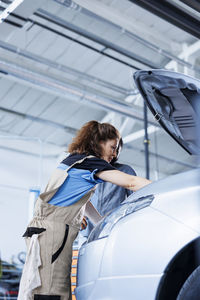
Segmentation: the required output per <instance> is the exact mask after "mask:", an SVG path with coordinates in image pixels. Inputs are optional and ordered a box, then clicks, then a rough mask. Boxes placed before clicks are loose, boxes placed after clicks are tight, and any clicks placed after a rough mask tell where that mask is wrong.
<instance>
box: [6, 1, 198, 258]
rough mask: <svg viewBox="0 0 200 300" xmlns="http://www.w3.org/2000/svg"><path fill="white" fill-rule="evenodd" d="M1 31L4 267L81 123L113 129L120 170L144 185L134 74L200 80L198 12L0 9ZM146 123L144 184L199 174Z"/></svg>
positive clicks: (81, 6)
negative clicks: (120, 143) (154, 72)
mask: <svg viewBox="0 0 200 300" xmlns="http://www.w3.org/2000/svg"><path fill="white" fill-rule="evenodd" d="M12 5H13V11H12V12H11V6H12ZM14 5H15V6H16V8H15V9H14ZM7 11H10V12H11V13H10V14H9V15H7V14H6V12H7ZM0 22H1V23H0V164H1V168H0V192H1V198H0V219H1V226H0V236H1V248H0V251H1V256H2V258H3V259H6V260H11V258H12V256H13V258H14V259H15V257H16V256H17V254H18V253H19V252H20V251H24V250H25V244H24V241H23V239H22V238H21V235H22V234H23V231H24V229H25V227H26V225H27V221H28V219H29V217H30V214H31V211H30V209H32V207H31V206H30V205H29V204H30V201H31V199H33V198H34V197H35V195H36V194H37V192H38V191H39V190H40V189H42V188H43V187H44V185H45V183H46V182H47V179H48V176H49V175H50V173H51V171H52V170H53V169H54V168H55V167H56V165H57V163H58V162H59V161H60V160H61V159H62V158H63V157H64V156H65V152H64V151H65V150H66V148H67V145H68V143H70V141H71V139H72V137H73V135H74V134H75V132H76V130H77V129H79V128H80V127H81V126H82V125H83V124H84V123H85V122H87V121H89V120H93V119H95V120H98V121H100V122H110V123H112V124H113V125H114V126H116V127H117V128H118V129H119V131H120V132H121V135H122V137H123V140H124V149H123V151H122V153H121V157H120V161H121V162H122V163H125V164H129V165H131V166H132V167H133V168H134V169H135V170H136V172H137V174H138V175H139V176H145V158H144V143H143V140H144V120H143V119H144V118H143V100H142V98H141V96H140V95H139V93H138V91H137V89H136V87H135V85H134V82H133V73H134V72H135V71H136V70H139V69H170V70H174V71H178V72H182V73H185V74H188V75H191V76H194V77H196V78H200V55H199V54H200V41H199V37H200V30H199V28H200V4H199V2H198V1H190V0H184V1H178V0H167V1H159V0H158V1H155V0H148V1H147V0H131V1H128V0H100V1H98V0H74V1H70V0H34V1H32V0H24V1H22V0H20V1H19V0H13V1H11V0H4V1H0ZM148 121H149V124H148V132H149V139H150V148H149V151H150V153H149V154H150V157H149V158H150V178H151V179H152V180H157V179H162V178H164V177H166V176H168V175H170V174H175V173H179V172H182V171H185V170H189V169H191V168H196V167H197V159H196V157H191V156H190V155H189V154H187V153H185V151H184V150H182V149H181V148H180V147H179V146H178V145H177V144H176V143H175V142H173V141H172V139H171V138H170V137H168V136H167V134H165V132H164V131H163V129H162V128H161V127H160V126H159V124H158V123H156V121H155V120H154V119H153V117H152V116H151V114H150V113H149V114H148Z"/></svg>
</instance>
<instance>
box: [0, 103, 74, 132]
mask: <svg viewBox="0 0 200 300" xmlns="http://www.w3.org/2000/svg"><path fill="white" fill-rule="evenodd" d="M0 111H3V112H4V113H8V114H12V115H15V116H17V117H20V118H22V119H27V120H30V121H34V122H37V123H42V124H45V125H47V126H51V127H54V128H59V129H63V130H65V131H66V132H68V133H70V134H72V135H75V134H76V132H77V129H75V128H73V127H70V126H65V125H62V124H60V123H57V122H54V121H49V120H45V119H42V118H39V117H35V116H31V115H29V114H24V113H20V112H17V111H15V110H11V109H8V108H5V107H0Z"/></svg>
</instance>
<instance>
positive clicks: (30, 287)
mask: <svg viewBox="0 0 200 300" xmlns="http://www.w3.org/2000/svg"><path fill="white" fill-rule="evenodd" d="M119 138H120V136H119V132H118V131H117V129H116V128H115V127H113V126H112V125H110V124H107V123H102V124H100V123H98V122H97V121H90V122H88V123H86V124H85V125H84V126H83V127H82V128H81V129H80V130H79V131H78V133H77V135H76V137H75V138H74V139H73V142H72V143H71V144H70V145H69V147H68V152H69V153H70V155H69V156H68V157H67V158H66V159H64V160H63V161H62V163H61V164H60V165H59V166H58V168H57V169H56V170H55V171H54V173H53V174H52V176H51V178H50V180H49V182H48V185H47V187H46V189H45V191H44V193H42V194H40V196H39V198H38V199H37V202H36V205H35V213H34V218H33V220H32V221H31V222H30V224H29V226H28V228H27V230H26V232H25V234H24V236H25V237H26V241H27V249H28V250H27V258H26V263H25V266H24V270H23V275H22V279H21V283H20V291H19V296H18V300H19V299H20V300H29V299H30V300H32V299H34V300H50V299H51V300H70V299H71V282H70V271H71V259H72V244H73V241H74V240H75V238H76V236H77V234H78V232H79V228H80V226H81V223H82V220H83V216H84V209H85V206H86V203H87V202H88V201H89V199H90V197H91V195H92V193H93V192H94V189H95V185H96V184H97V183H100V182H103V181H109V182H112V183H114V184H117V185H119V186H122V187H126V188H129V189H131V190H133V191H136V190H138V189H140V188H142V187H144V186H145V185H147V184H149V183H150V181H149V180H147V179H145V178H141V177H137V176H132V175H128V174H126V173H123V172H120V171H118V170H116V169H115V168H114V167H113V166H112V165H111V164H110V162H111V161H112V159H113V158H114V157H115V156H116V149H117V147H118V142H119Z"/></svg>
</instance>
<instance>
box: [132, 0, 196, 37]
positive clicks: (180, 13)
mask: <svg viewBox="0 0 200 300" xmlns="http://www.w3.org/2000/svg"><path fill="white" fill-rule="evenodd" d="M129 1H130V2H132V3H134V4H136V5H139V6H140V7H142V8H144V9H146V10H148V11H150V12H151V13H153V14H155V15H157V16H158V17H160V18H162V19H164V20H165V21H167V22H169V23H171V24H173V25H175V26H177V27H179V28H180V29H182V30H184V31H186V32H188V33H189V34H191V35H193V36H195V37H196V38H198V39H199V38H200V30H199V28H200V21H199V20H198V19H197V18H195V17H193V16H192V15H191V14H189V13H187V12H186V11H184V10H182V9H180V8H179V7H177V6H176V5H173V4H172V3H169V2H168V1H158V0H129ZM193 2H194V1H193Z"/></svg>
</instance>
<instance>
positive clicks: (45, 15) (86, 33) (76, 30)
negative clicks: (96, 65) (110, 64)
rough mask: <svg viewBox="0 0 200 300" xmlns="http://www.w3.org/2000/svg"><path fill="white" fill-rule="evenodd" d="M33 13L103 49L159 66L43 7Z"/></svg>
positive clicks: (152, 65) (150, 66) (151, 66)
mask: <svg viewBox="0 0 200 300" xmlns="http://www.w3.org/2000/svg"><path fill="white" fill-rule="evenodd" d="M34 15H35V16H38V17H40V18H42V19H44V20H46V21H49V22H51V23H53V24H56V25H59V26H61V27H62V28H65V29H68V30H70V31H72V32H74V33H76V34H79V35H81V36H83V37H85V38H87V39H89V40H91V41H93V42H95V43H98V44H100V45H102V46H103V47H104V48H105V50H107V49H108V50H113V51H116V52H117V53H119V54H122V55H124V56H125V57H128V58H130V59H132V60H134V61H137V62H139V63H141V64H143V65H146V66H147V67H149V68H153V69H158V68H160V66H158V65H156V64H154V63H152V62H151V61H149V60H148V59H146V58H145V57H141V56H139V55H137V54H135V53H133V52H131V51H129V50H127V49H125V48H122V47H120V46H118V45H116V44H114V43H112V42H110V41H108V40H105V39H103V38H102V37H99V36H97V35H95V34H93V33H91V32H89V31H87V30H85V29H83V28H81V27H78V26H77V25H74V24H72V23H70V22H67V21H66V20H63V19H61V18H59V17H57V16H55V15H53V14H51V13H49V12H47V11H45V10H43V9H38V11H37V12H35V13H34ZM32 22H33V23H35V24H38V22H37V21H34V20H32ZM39 24H40V23H39ZM42 25H43V24H40V26H42ZM44 28H45V27H44ZM77 42H78V41H77ZM101 52H102V51H101ZM103 53H105V52H103ZM103 53H102V54H103ZM105 54H106V53H105Z"/></svg>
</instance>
